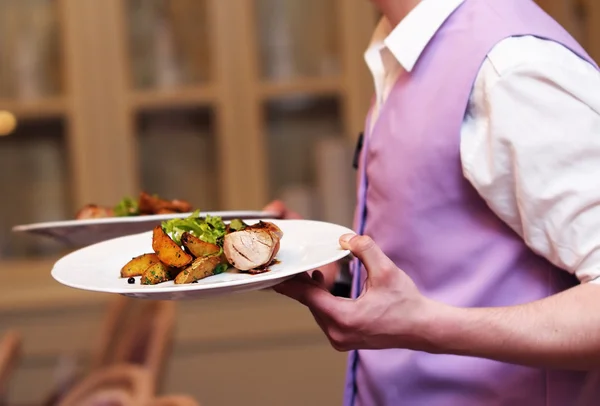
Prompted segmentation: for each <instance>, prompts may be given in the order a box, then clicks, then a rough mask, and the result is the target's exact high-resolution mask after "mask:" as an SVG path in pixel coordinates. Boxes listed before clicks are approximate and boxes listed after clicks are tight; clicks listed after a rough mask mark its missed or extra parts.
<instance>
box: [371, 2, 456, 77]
mask: <svg viewBox="0 0 600 406" xmlns="http://www.w3.org/2000/svg"><path fill="white" fill-rule="evenodd" d="M464 1H465V0H421V2H420V3H419V4H417V6H416V7H415V8H414V9H413V10H412V11H411V12H410V13H409V14H408V15H407V16H406V17H405V18H404V19H403V20H402V21H401V22H400V24H398V25H397V26H396V27H394V28H393V29H392V27H391V25H390V23H389V21H387V19H386V18H385V17H384V18H382V19H381V21H380V22H379V25H378V26H377V28H376V29H375V32H374V33H373V37H372V39H371V44H370V45H369V48H368V49H367V52H366V53H365V57H366V56H367V55H368V54H371V53H373V52H380V51H381V50H382V49H383V48H387V49H389V51H390V52H391V54H392V55H393V56H394V57H395V58H396V59H397V60H398V62H399V63H400V65H402V67H403V68H404V69H405V70H406V71H408V72H410V71H411V70H412V69H413V68H414V66H415V65H416V63H417V61H418V60H419V58H420V56H421V54H422V53H423V51H424V50H425V48H426V47H427V44H429V41H431V39H432V38H433V36H434V35H435V34H436V32H438V30H439V29H440V28H441V27H442V25H443V24H444V22H445V21H446V20H447V19H448V17H450V15H452V13H454V11H456V9H457V8H458V7H459V6H460V5H461V4H462V3H463V2H464Z"/></svg>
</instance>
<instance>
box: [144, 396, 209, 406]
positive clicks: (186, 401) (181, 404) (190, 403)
mask: <svg viewBox="0 0 600 406" xmlns="http://www.w3.org/2000/svg"><path fill="white" fill-rule="evenodd" d="M150 406H200V403H198V402H197V401H196V400H195V399H194V398H192V397H190V396H185V395H170V396H162V397H160V398H156V399H154V400H153V401H151V402H150Z"/></svg>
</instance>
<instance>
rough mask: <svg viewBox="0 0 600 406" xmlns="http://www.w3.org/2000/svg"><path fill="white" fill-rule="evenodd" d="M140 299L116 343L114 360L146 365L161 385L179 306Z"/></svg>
mask: <svg viewBox="0 0 600 406" xmlns="http://www.w3.org/2000/svg"><path fill="white" fill-rule="evenodd" d="M137 302H138V303H139V305H138V306H136V308H135V309H133V311H132V314H131V315H130V316H129V317H128V322H127V323H126V326H125V329H124V330H123V331H122V335H120V336H119V339H118V341H117V342H116V345H115V346H114V357H113V358H112V363H116V364H122V363H127V364H136V365H140V366H143V367H144V368H146V369H147V370H148V371H149V372H150V375H151V377H152V379H153V381H154V383H155V385H159V384H160V382H162V379H161V377H162V374H163V369H164V365H165V363H166V360H167V358H168V356H169V354H170V352H171V348H172V347H171V346H172V341H173V334H174V328H175V318H176V305H175V302H171V301H146V300H143V301H140V300H138V301H137Z"/></svg>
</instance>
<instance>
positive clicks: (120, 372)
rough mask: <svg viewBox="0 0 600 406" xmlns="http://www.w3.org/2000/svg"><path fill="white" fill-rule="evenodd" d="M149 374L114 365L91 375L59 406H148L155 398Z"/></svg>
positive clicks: (134, 366)
mask: <svg viewBox="0 0 600 406" xmlns="http://www.w3.org/2000/svg"><path fill="white" fill-rule="evenodd" d="M154 393H155V388H154V384H153V382H152V377H151V375H150V372H148V371H147V370H146V369H145V368H143V367H140V366H136V365H113V366H109V367H106V368H101V369H99V370H96V371H95V372H92V373H91V374H90V375H89V376H87V377H86V378H85V379H83V380H82V381H80V382H79V383H78V384H76V385H75V386H74V387H73V388H72V389H71V390H70V391H69V392H68V393H67V394H66V395H65V396H64V397H63V398H62V399H61V400H59V402H58V406H146V405H147V404H148V403H150V402H151V401H152V399H153V398H154Z"/></svg>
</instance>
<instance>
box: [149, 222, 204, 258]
mask: <svg viewBox="0 0 600 406" xmlns="http://www.w3.org/2000/svg"><path fill="white" fill-rule="evenodd" d="M152 249H153V250H154V252H155V253H156V255H157V256H158V259H160V261H161V262H162V263H164V264H166V265H168V266H172V267H174V268H181V267H183V266H186V265H187V264H189V263H190V262H192V260H193V259H194V258H192V256H191V255H190V254H188V253H186V252H185V251H184V250H183V249H182V248H181V247H180V246H179V245H177V244H175V241H173V240H172V239H171V237H169V236H168V235H167V234H166V233H165V231H164V230H163V229H162V227H161V226H156V227H154V230H153V231H152Z"/></svg>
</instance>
